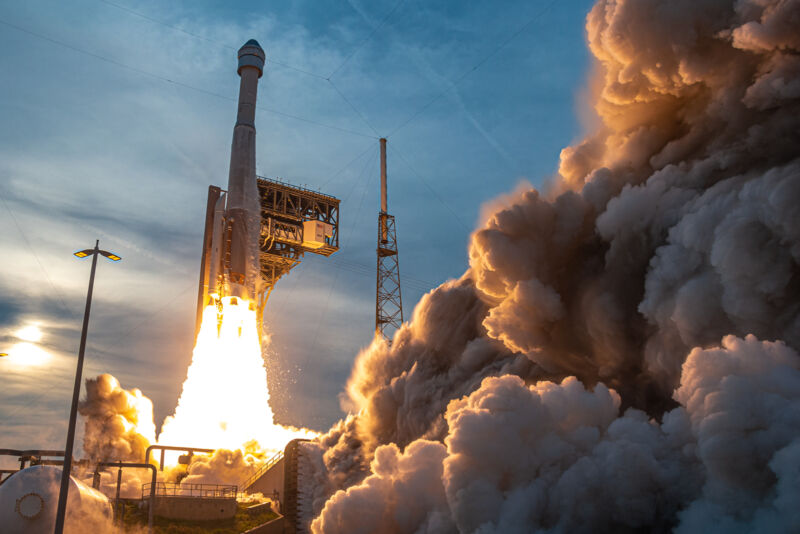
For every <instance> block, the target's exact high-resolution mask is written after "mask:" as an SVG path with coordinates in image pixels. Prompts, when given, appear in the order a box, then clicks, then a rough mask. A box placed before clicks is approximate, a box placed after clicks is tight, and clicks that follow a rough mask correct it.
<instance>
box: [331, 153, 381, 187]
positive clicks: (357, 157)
mask: <svg viewBox="0 0 800 534" xmlns="http://www.w3.org/2000/svg"><path fill="white" fill-rule="evenodd" d="M374 146H375V143H374V142H370V144H369V146H368V147H367V148H366V149H365V150H364V151H363V152H362V153H360V154H359V155H358V156H356V157H354V158H353V159H351V160H350V161H349V162H348V163H347V164H346V165H345V166H344V167H342V168H341V169H339V170H338V171H336V172H335V173H334V174H333V175H331V177H330V178H328V179H327V180H325V181H324V182H323V183H322V185H321V186H320V189H324V188H325V186H326V185H328V184H329V183H331V182H332V181H333V180H334V179H335V178H336V177H338V176H339V175H340V174H342V173H343V172H344V171H346V170H347V169H348V168H349V167H350V165H352V164H353V163H355V162H356V161H358V160H360V159H361V158H363V157H364V154H366V153H367V152H369V151H370V150H371V149H372V147H374Z"/></svg>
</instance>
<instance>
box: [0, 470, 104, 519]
mask: <svg viewBox="0 0 800 534" xmlns="http://www.w3.org/2000/svg"><path fill="white" fill-rule="evenodd" d="M60 486H61V468H60V467H55V466H51V465H34V466H32V467H28V468H27V469H23V470H22V471H19V472H17V473H14V474H13V475H11V476H10V477H9V478H8V479H7V480H6V481H5V482H3V484H2V485H0V531H2V532H3V534H39V533H42V534H50V533H51V532H53V529H54V528H55V523H56V509H57V508H58V490H59V488H60ZM112 520H113V512H112V508H111V503H110V502H109V501H108V499H107V498H106V496H105V495H103V494H102V493H100V492H99V491H97V490H95V489H92V488H90V487H89V486H87V485H86V484H83V483H82V482H79V481H78V480H75V479H74V478H72V477H70V486H69V499H68V500H67V517H66V521H65V524H64V532H69V533H79V532H81V533H84V534H85V533H86V532H95V533H100V532H111V531H112V528H113V526H112V525H113V521H112Z"/></svg>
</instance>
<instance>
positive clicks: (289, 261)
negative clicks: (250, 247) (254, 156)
mask: <svg viewBox="0 0 800 534" xmlns="http://www.w3.org/2000/svg"><path fill="white" fill-rule="evenodd" d="M257 185H258V195H259V198H260V201H261V238H260V239H259V253H260V263H261V282H262V283H261V294H260V295H259V299H258V300H259V301H258V303H257V310H258V321H259V324H261V317H262V315H263V313H264V306H265V305H266V302H267V299H268V298H269V295H270V293H271V292H272V289H273V288H274V287H275V284H276V283H277V282H278V280H279V279H280V278H281V277H282V276H283V275H285V274H287V273H288V272H289V271H291V270H292V269H293V268H294V267H296V266H297V265H298V264H299V263H300V261H301V260H302V259H303V254H305V253H306V252H311V253H313V254H319V255H321V256H326V257H328V256H330V255H331V254H333V253H334V252H336V251H337V250H339V199H338V198H336V197H332V196H330V195H326V194H324V193H320V192H318V191H312V190H310V189H306V188H304V187H298V186H295V185H290V184H288V183H286V182H283V181H281V180H277V179H269V178H264V177H261V176H259V177H258V180H257ZM315 231H319V232H320V233H319V235H318V236H316V237H315V236H313V235H311V234H313V233H314V232H315Z"/></svg>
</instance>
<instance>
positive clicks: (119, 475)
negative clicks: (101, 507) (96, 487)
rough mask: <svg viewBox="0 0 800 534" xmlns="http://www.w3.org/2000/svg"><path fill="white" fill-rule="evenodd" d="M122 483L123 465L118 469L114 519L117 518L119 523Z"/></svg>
mask: <svg viewBox="0 0 800 534" xmlns="http://www.w3.org/2000/svg"><path fill="white" fill-rule="evenodd" d="M121 485H122V466H121V465H120V466H119V471H117V498H116V499H115V500H114V519H116V520H117V524H119V523H120V517H119V515H120V514H119V508H120V507H119V487H120V486H121Z"/></svg>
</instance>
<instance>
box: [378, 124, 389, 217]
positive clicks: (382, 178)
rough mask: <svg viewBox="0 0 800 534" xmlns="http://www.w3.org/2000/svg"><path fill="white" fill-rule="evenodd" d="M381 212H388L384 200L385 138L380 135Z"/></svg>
mask: <svg viewBox="0 0 800 534" xmlns="http://www.w3.org/2000/svg"><path fill="white" fill-rule="evenodd" d="M380 141H381V213H388V212H389V208H388V205H387V204H388V202H387V200H386V139H385V138H383V137H381V140H380Z"/></svg>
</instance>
